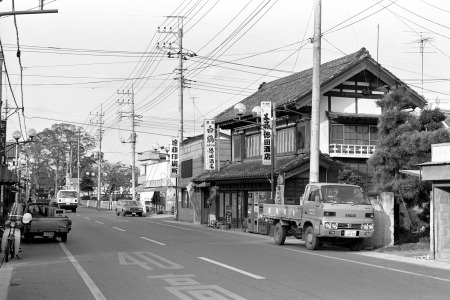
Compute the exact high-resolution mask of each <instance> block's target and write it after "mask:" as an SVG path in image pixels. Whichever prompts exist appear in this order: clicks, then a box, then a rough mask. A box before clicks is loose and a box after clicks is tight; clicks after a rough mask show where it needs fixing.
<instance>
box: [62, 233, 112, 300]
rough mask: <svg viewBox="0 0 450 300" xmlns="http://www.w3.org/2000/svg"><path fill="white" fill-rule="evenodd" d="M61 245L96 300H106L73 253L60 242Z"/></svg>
mask: <svg viewBox="0 0 450 300" xmlns="http://www.w3.org/2000/svg"><path fill="white" fill-rule="evenodd" d="M59 245H60V246H61V248H62V249H63V251H64V253H66V255H67V257H68V258H69V260H70V262H71V263H72V265H73V266H74V267H75V269H76V270H77V272H78V274H80V276H81V278H82V279H83V280H84V283H86V285H87V287H88V288H89V290H90V291H91V293H92V295H93V296H94V298H95V299H96V300H106V297H105V296H103V294H102V292H101V291H100V289H99V288H98V287H97V286H96V285H95V283H94V281H93V280H92V279H91V277H89V275H88V274H87V273H86V271H85V270H84V269H83V267H82V266H81V265H80V264H79V263H78V261H77V260H76V259H75V257H73V255H72V253H70V251H69V249H67V247H66V246H65V245H64V244H63V243H62V242H59Z"/></svg>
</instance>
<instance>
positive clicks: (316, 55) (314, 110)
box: [309, 0, 322, 182]
mask: <svg viewBox="0 0 450 300" xmlns="http://www.w3.org/2000/svg"><path fill="white" fill-rule="evenodd" d="M321 10H322V1H321V0H315V1H314V41H313V76H312V98H311V151H310V153H311V154H310V165H309V182H319V153H320V152H319V151H320V148H319V145H320V114H319V113H320V51H321V49H320V47H321V45H320V39H321V37H320V36H321Z"/></svg>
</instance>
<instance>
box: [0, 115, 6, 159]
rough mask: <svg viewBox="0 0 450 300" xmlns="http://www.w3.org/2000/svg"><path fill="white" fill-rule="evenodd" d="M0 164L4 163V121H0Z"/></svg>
mask: <svg viewBox="0 0 450 300" xmlns="http://www.w3.org/2000/svg"><path fill="white" fill-rule="evenodd" d="M0 163H1V164H2V165H4V164H5V163H6V120H1V121H0Z"/></svg>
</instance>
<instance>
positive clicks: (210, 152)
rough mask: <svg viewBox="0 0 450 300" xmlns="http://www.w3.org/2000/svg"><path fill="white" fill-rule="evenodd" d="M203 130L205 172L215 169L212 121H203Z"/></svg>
mask: <svg viewBox="0 0 450 300" xmlns="http://www.w3.org/2000/svg"><path fill="white" fill-rule="evenodd" d="M204 128H205V133H204V144H205V170H208V171H213V170H215V169H216V137H215V135H214V130H215V128H214V120H207V119H205V122H204Z"/></svg>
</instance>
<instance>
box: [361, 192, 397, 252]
mask: <svg viewBox="0 0 450 300" xmlns="http://www.w3.org/2000/svg"><path fill="white" fill-rule="evenodd" d="M370 200H371V203H372V206H373V207H374V218H373V221H374V236H373V237H372V238H370V239H366V240H364V248H365V249H374V248H379V247H384V246H393V245H394V193H381V194H380V196H378V197H377V198H372V199H370Z"/></svg>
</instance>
